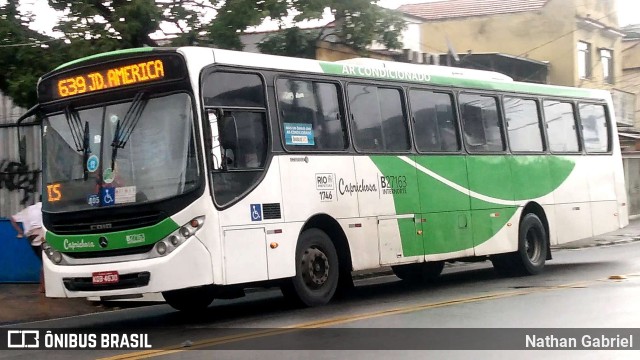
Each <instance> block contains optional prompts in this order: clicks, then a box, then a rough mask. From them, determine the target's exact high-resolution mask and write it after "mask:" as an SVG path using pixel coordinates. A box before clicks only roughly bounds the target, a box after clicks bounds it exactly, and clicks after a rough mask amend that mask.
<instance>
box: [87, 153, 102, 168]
mask: <svg viewBox="0 0 640 360" xmlns="http://www.w3.org/2000/svg"><path fill="white" fill-rule="evenodd" d="M99 165H100V160H99V159H98V156H96V155H91V156H89V159H88V160H87V170H88V171H89V172H95V171H96V170H98V166H99Z"/></svg>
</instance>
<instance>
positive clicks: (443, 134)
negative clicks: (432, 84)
mask: <svg viewBox="0 0 640 360" xmlns="http://www.w3.org/2000/svg"><path fill="white" fill-rule="evenodd" d="M409 99H410V101H411V110H412V111H413V119H414V123H415V140H416V146H417V147H418V150H420V151H431V152H440V151H458V150H460V142H459V141H458V132H457V130H456V119H455V115H454V113H453V105H452V104H453V97H452V96H451V95H450V94H445V93H437V92H433V91H426V90H411V93H410V94H409Z"/></svg>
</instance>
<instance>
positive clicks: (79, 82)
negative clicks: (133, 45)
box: [57, 59, 164, 98]
mask: <svg viewBox="0 0 640 360" xmlns="http://www.w3.org/2000/svg"><path fill="white" fill-rule="evenodd" d="M162 79H164V63H163V61H162V60H161V59H155V60H148V61H144V62H141V63H137V64H130V65H125V66H118V67H113V68H108V69H101V70H98V71H93V72H90V73H81V74H76V75H75V76H72V77H66V78H62V79H59V80H58V81H57V89H58V97H61V98H63V97H67V96H74V95H80V94H85V93H89V92H93V91H98V90H106V89H112V88H117V87H121V86H128V85H134V84H138V83H142V82H148V81H157V80H162Z"/></svg>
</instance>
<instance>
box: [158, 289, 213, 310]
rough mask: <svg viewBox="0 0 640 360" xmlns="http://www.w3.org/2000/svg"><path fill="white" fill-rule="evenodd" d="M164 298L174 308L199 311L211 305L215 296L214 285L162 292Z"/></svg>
mask: <svg viewBox="0 0 640 360" xmlns="http://www.w3.org/2000/svg"><path fill="white" fill-rule="evenodd" d="M162 296H163V297H164V300H165V301H166V302H167V304H169V305H170V306H171V307H172V308H174V309H176V310H179V311H182V312H197V311H201V310H204V309H206V308H208V307H209V305H211V302H212V301H213V298H214V296H215V291H214V289H213V286H201V287H195V288H187V289H179V290H171V291H164V292H162Z"/></svg>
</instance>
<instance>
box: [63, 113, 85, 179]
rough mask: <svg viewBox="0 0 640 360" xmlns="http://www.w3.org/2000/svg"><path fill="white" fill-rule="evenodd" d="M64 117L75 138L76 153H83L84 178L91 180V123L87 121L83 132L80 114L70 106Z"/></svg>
mask: <svg viewBox="0 0 640 360" xmlns="http://www.w3.org/2000/svg"><path fill="white" fill-rule="evenodd" d="M64 117H65V118H66V119H67V125H69V130H71V137H72V138H73V144H74V145H75V147H76V151H80V152H82V170H83V178H84V180H85V181H86V180H87V179H88V178H89V170H88V169H87V162H88V160H89V153H91V146H90V144H89V136H90V135H89V122H88V121H85V123H84V131H83V130H82V120H81V119H80V114H78V112H77V111H75V110H72V109H71V107H70V106H67V107H66V108H65V109H64Z"/></svg>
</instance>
